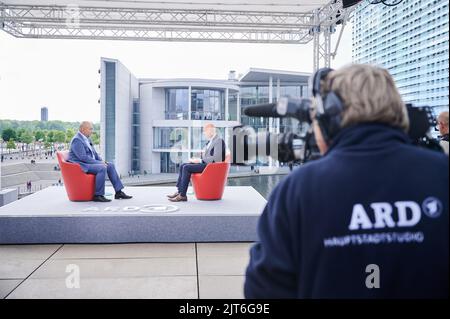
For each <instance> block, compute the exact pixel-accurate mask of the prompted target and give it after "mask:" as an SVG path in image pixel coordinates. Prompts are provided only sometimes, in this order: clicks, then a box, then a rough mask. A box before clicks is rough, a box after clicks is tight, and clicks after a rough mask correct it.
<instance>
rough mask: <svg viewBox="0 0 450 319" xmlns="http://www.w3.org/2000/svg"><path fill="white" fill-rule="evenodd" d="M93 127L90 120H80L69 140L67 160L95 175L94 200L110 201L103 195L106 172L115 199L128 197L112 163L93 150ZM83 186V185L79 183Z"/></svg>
mask: <svg viewBox="0 0 450 319" xmlns="http://www.w3.org/2000/svg"><path fill="white" fill-rule="evenodd" d="M93 130H94V127H93V125H92V123H91V122H87V121H84V122H81V124H80V130H79V131H78V133H77V134H75V136H74V137H73V139H72V141H71V142H70V152H69V162H72V163H78V164H80V166H81V169H82V170H83V171H84V172H85V173H88V174H94V175H95V195H94V198H93V199H92V200H93V201H94V202H110V201H111V200H110V199H107V198H106V197H105V196H104V195H105V179H106V175H107V174H108V177H109V180H110V181H111V184H112V185H113V187H114V190H115V191H116V195H115V196H114V198H115V199H130V198H132V196H128V195H127V194H125V193H124V192H123V191H122V189H123V188H124V187H123V185H122V182H121V181H120V178H119V176H118V175H117V172H116V169H115V167H114V164H113V163H108V162H106V161H103V160H102V159H101V157H100V156H99V155H98V153H97V152H96V151H95V148H94V145H93V144H92V142H91V140H90V139H89V137H90V136H91V135H92V132H93ZM80 187H83V185H80Z"/></svg>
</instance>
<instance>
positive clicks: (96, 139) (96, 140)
mask: <svg viewBox="0 0 450 319" xmlns="http://www.w3.org/2000/svg"><path fill="white" fill-rule="evenodd" d="M91 140H92V144H94V145H98V144H100V136H99V135H98V133H97V132H93V133H92V135H91Z"/></svg>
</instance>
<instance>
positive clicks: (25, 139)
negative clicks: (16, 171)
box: [21, 132, 34, 154]
mask: <svg viewBox="0 0 450 319" xmlns="http://www.w3.org/2000/svg"><path fill="white" fill-rule="evenodd" d="M33 140H34V138H33V135H31V133H30V132H24V133H23V134H22V135H21V142H22V143H24V144H25V145H26V146H27V147H26V154H28V150H29V146H30V144H31V143H33Z"/></svg>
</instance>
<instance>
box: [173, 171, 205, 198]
mask: <svg viewBox="0 0 450 319" xmlns="http://www.w3.org/2000/svg"><path fill="white" fill-rule="evenodd" d="M205 167H206V164H203V163H201V164H187V165H185V166H184V167H183V176H182V177H181V183H180V186H179V187H178V190H179V191H180V195H181V196H183V197H186V192H187V189H188V186H189V182H190V180H191V174H194V173H201V172H203V170H204V169H205Z"/></svg>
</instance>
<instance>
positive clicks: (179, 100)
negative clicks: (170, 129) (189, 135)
mask: <svg viewBox="0 0 450 319" xmlns="http://www.w3.org/2000/svg"><path fill="white" fill-rule="evenodd" d="M165 111H166V120H187V119H188V118H189V89H188V88H173V89H166V110H165Z"/></svg>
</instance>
